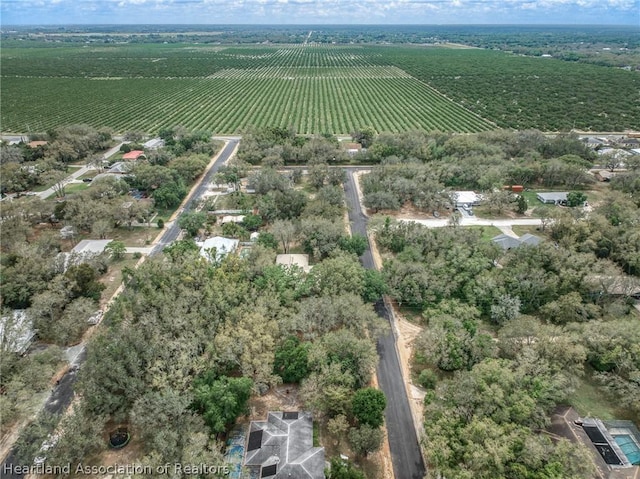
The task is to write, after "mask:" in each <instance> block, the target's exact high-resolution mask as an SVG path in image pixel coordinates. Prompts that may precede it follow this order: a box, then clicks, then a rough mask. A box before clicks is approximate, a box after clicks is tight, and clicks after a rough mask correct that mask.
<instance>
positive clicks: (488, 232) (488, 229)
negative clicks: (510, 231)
mask: <svg viewBox="0 0 640 479" xmlns="http://www.w3.org/2000/svg"><path fill="white" fill-rule="evenodd" d="M465 228H469V229H472V230H478V231H481V232H482V241H484V242H487V243H488V242H489V241H491V238H493V237H495V236H498V235H499V234H501V233H502V231H500V230H499V229H498V228H496V227H495V226H465Z"/></svg>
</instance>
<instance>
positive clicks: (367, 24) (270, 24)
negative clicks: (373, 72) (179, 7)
mask: <svg viewBox="0 0 640 479" xmlns="http://www.w3.org/2000/svg"><path fill="white" fill-rule="evenodd" d="M134 25H139V26H170V25H175V26H199V27H202V26H256V27H257V26H274V27H295V26H305V27H306V26H321V27H331V26H336V27H337V26H339V27H358V26H362V27H367V26H375V27H442V26H458V27H465V26H468V27H478V26H487V27H492V26H493V27H507V26H531V27H538V26H555V27H634V28H636V29H638V31H640V25H638V24H634V23H553V22H552V23H175V22H171V23H165V22H160V23H140V22H132V23H123V22H121V23H11V24H4V25H2V24H0V31H2V30H4V29H5V28H7V27H26V26H30V27H62V26H69V27H87V26H134Z"/></svg>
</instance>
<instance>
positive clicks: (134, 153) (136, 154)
mask: <svg viewBox="0 0 640 479" xmlns="http://www.w3.org/2000/svg"><path fill="white" fill-rule="evenodd" d="M141 156H144V151H142V150H131V151H130V152H129V153H125V154H124V155H122V159H123V160H137V159H138V158H140V157H141Z"/></svg>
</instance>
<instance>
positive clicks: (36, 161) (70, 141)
mask: <svg viewBox="0 0 640 479" xmlns="http://www.w3.org/2000/svg"><path fill="white" fill-rule="evenodd" d="M29 139H30V140H42V141H46V142H47V143H46V144H44V145H38V146H35V147H33V148H32V147H29V146H28V144H27V143H24V142H22V143H19V144H18V145H2V146H1V147H0V191H1V192H2V193H3V194H4V193H16V192H17V193H19V192H22V191H26V190H30V189H32V188H33V187H35V186H38V185H45V184H49V183H51V182H55V180H56V178H57V177H58V176H62V175H64V173H65V172H66V171H67V165H68V164H69V163H74V162H77V161H87V162H90V161H93V158H94V157H96V155H97V153H98V152H101V151H104V150H106V149H107V148H109V147H110V146H112V144H113V140H112V131H111V130H110V129H109V128H100V129H95V128H93V127H91V126H88V125H71V126H67V127H59V128H55V129H53V130H51V131H49V132H47V133H44V134H34V135H31V136H30V137H29ZM64 176H67V175H64Z"/></svg>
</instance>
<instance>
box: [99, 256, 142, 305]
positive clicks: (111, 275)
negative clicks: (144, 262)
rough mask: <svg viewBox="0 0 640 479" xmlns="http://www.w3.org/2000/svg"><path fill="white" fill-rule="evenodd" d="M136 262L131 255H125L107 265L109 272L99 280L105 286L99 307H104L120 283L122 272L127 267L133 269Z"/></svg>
mask: <svg viewBox="0 0 640 479" xmlns="http://www.w3.org/2000/svg"><path fill="white" fill-rule="evenodd" d="M137 262H138V260H137V259H134V258H133V255H132V254H125V255H124V258H123V259H121V260H119V261H112V262H110V263H109V270H108V271H107V273H106V274H105V275H104V276H103V277H102V278H100V282H101V283H102V284H104V285H105V286H106V288H105V289H104V291H102V296H101V297H100V304H101V306H103V307H104V305H105V304H106V303H107V301H109V299H110V298H111V296H113V293H115V292H116V290H117V289H118V286H120V283H122V270H123V269H124V268H127V267H128V268H133V267H134V266H135V265H136V263H137Z"/></svg>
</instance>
